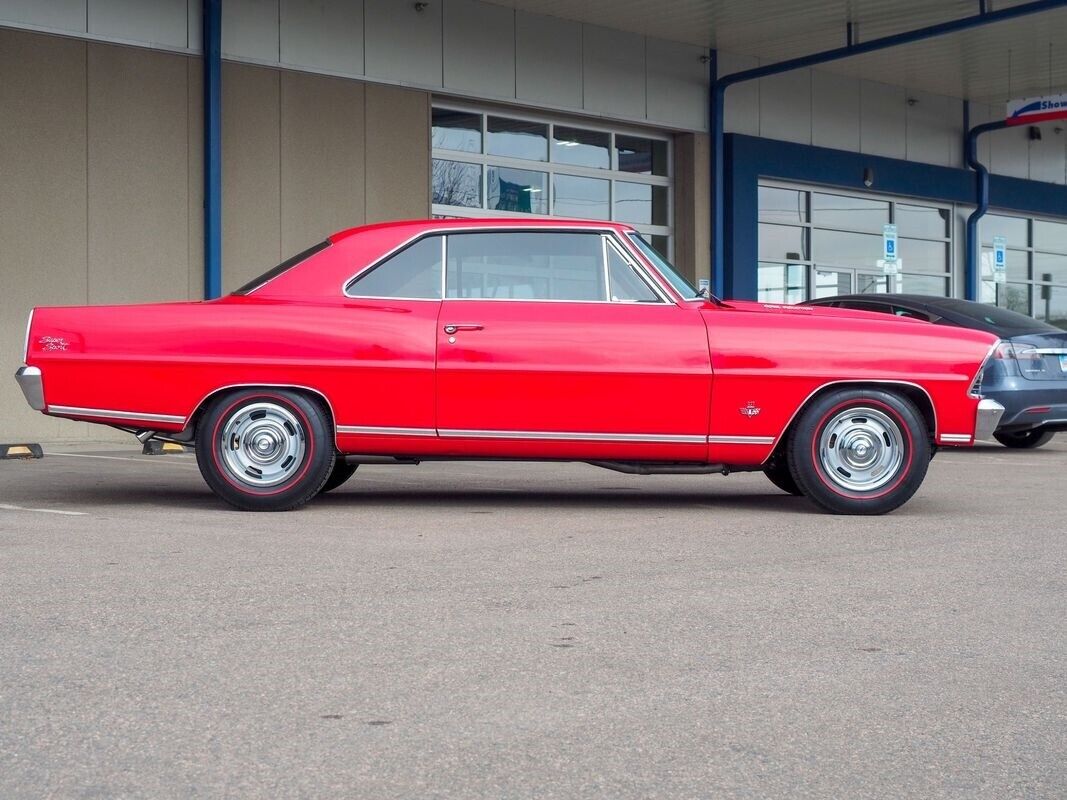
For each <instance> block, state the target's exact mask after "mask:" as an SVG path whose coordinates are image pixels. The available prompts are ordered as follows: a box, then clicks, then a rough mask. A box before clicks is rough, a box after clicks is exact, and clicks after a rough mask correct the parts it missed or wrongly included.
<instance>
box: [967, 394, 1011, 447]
mask: <svg viewBox="0 0 1067 800" xmlns="http://www.w3.org/2000/svg"><path fill="white" fill-rule="evenodd" d="M1003 416H1004V406H1002V405H1001V404H1000V403H998V402H997V401H996V400H990V399H989V398H988V397H986V398H983V399H982V400H979V401H978V411H977V413H976V414H975V418H974V438H975V439H989V438H990V437H991V436H992V435H993V431H995V430H996V429H997V425H999V424H1000V418H1001V417H1003Z"/></svg>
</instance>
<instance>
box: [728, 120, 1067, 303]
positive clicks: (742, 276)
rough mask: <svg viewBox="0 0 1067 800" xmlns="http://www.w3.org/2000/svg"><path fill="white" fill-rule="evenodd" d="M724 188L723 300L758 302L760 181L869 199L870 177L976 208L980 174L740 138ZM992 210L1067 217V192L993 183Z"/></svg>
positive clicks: (734, 139)
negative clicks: (865, 180) (851, 192)
mask: <svg viewBox="0 0 1067 800" xmlns="http://www.w3.org/2000/svg"><path fill="white" fill-rule="evenodd" d="M725 163H726V171H725V175H724V184H725V186H726V189H727V190H728V196H729V197H730V203H729V205H728V206H727V207H726V209H725V214H724V220H725V226H724V227H725V232H726V236H725V238H724V241H723V243H724V250H725V258H726V262H725V263H727V264H729V265H730V269H729V270H724V271H723V283H724V287H725V290H724V293H723V296H725V297H734V298H739V299H740V298H748V299H755V297H756V267H757V264H758V249H757V248H758V240H759V227H758V226H759V194H758V192H759V188H758V187H759V180H760V178H769V179H777V180H783V181H790V182H794V183H802V184H814V185H822V186H826V187H828V188H833V187H837V188H841V189H848V190H854V191H859V192H863V191H870V190H871V189H869V187H867V186H865V185H864V183H863V173H864V170H865V169H870V170H871V171H872V173H873V176H874V186H873V191H876V192H881V193H884V194H892V195H899V196H901V197H913V198H918V199H925V200H933V201H937V202H942V203H966V204H968V205H969V204H971V203H973V202H974V201H975V173H974V172H972V171H971V170H970V169H956V168H953V167H939V166H934V165H932V164H920V163H918V162H915V161H903V160H900V159H896V158H887V157H885V156H872V155H865V154H863V153H854V152H850V151H846V150H831V149H830V148H827V147H813V146H811V145H804V144H797V143H795V142H781V141H776V140H773V139H761V138H759V137H755V136H744V135H742V134H738V133H731V134H726V136H725ZM988 180H989V207H990V208H995V209H1002V210H1005V211H1013V212H1017V213H1021V214H1031V215H1039V216H1049V217H1059V218H1064V217H1065V216H1067V186H1061V185H1059V184H1055V183H1044V182H1042V181H1030V180H1023V179H1021V178H1009V177H1007V176H1005V175H989V176H988Z"/></svg>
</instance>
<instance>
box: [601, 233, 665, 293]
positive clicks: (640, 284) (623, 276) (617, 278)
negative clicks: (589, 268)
mask: <svg viewBox="0 0 1067 800" xmlns="http://www.w3.org/2000/svg"><path fill="white" fill-rule="evenodd" d="M606 253H607V258H608V262H607V263H608V293H609V294H610V296H611V301H612V302H613V303H658V302H659V297H658V296H657V295H656V293H655V292H654V291H653V290H652V287H651V286H649V285H648V283H646V282H645V280H644V278H642V277H641V276H640V275H639V274H638V273H637V271H636V270H635V269H634V266H633V264H631V263H630V262H629V261H628V260H627V259H625V258H623V257H622V253H620V252H619V251H618V250H616V249H615V248H614V247H613V246H612V245H608V246H607V248H606Z"/></svg>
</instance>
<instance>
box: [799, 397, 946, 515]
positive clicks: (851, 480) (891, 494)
mask: <svg viewBox="0 0 1067 800" xmlns="http://www.w3.org/2000/svg"><path fill="white" fill-rule="evenodd" d="M930 450H931V445H930V436H929V433H928V431H927V428H926V423H925V421H924V420H923V418H922V415H921V414H920V413H919V411H918V410H917V409H916V408H915V406H914V405H913V404H912V403H911V401H910V400H908V399H906V398H904V397H902V396H900V395H898V394H896V393H894V392H891V391H882V390H875V389H838V390H836V391H832V392H829V393H827V394H825V395H823V396H822V397H819V398H817V399H816V400H815V401H813V402H812V403H811V405H809V406H808V407H807V408H806V409H805V410H804V412H803V413H802V414H801V416H800V419H799V420H798V422H797V425H796V427H795V428H794V429H793V432H792V434H791V436H790V440H789V445H788V460H789V467H790V473H791V474H792V475H793V477H794V478H795V479H796V482H797V485H798V486H799V487H800V489H801V491H802V492H803V493H804V494H805V495H807V496H808V498H810V499H811V500H812V501H813V502H814V503H815V504H816V505H817V506H819V507H820V508H822V509H824V510H826V511H829V512H831V513H834V514H885V513H886V512H889V511H892V510H893V509H895V508H898V507H900V506H901V505H903V504H904V503H906V502H907V501H908V500H909V499H910V498H911V496H912V495H913V494H915V492H916V490H917V489H918V488H919V485H920V484H921V483H922V482H923V478H925V477H926V469H927V467H928V466H929V464H930Z"/></svg>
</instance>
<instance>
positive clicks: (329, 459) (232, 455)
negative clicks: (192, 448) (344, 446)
mask: <svg viewBox="0 0 1067 800" xmlns="http://www.w3.org/2000/svg"><path fill="white" fill-rule="evenodd" d="M334 458H335V455H334V447H333V426H332V424H331V422H330V419H329V416H328V415H327V413H326V410H325V409H324V408H323V407H322V406H321V405H320V404H319V403H318V402H316V401H314V400H312V399H310V398H308V397H305V396H304V395H302V394H300V393H298V392H293V391H289V390H285V389H242V390H240V391H236V392H232V393H229V394H226V395H224V396H222V397H220V398H219V399H218V400H216V401H215V402H213V403H212V404H211V405H210V406H209V407H208V409H207V410H206V411H205V413H204V416H203V417H202V418H201V420H200V424H199V426H198V427H197V432H196V461H197V464H198V465H199V467H200V474H201V475H203V476H204V480H205V481H207V484H208V486H210V487H211V489H212V490H213V491H214V492H215V494H217V495H218V496H219V497H221V498H222V499H223V500H225V501H226V502H227V503H229V504H230V505H233V506H236V507H237V508H239V509H241V510H243V511H288V510H290V509H293V508H298V507H299V506H302V505H304V503H306V502H307V501H308V500H310V499H311V498H312V497H314V496H315V495H316V494H317V493H318V492H319V490H320V489H321V488H322V486H323V484H324V483H325V482H326V479H327V478H328V477H329V476H330V472H331V470H332V469H333V466H334Z"/></svg>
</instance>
